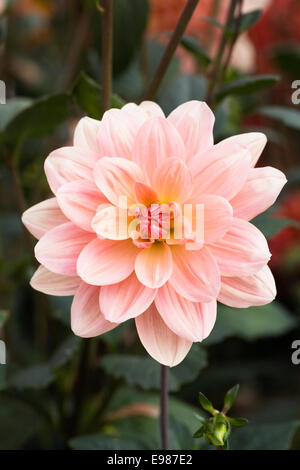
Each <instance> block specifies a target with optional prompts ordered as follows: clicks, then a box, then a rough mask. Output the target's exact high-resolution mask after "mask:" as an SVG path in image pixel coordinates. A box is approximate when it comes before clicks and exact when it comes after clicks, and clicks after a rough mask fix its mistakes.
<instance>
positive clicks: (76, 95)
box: [72, 72, 125, 119]
mask: <svg viewBox="0 0 300 470" xmlns="http://www.w3.org/2000/svg"><path fill="white" fill-rule="evenodd" d="M72 97H73V100H74V102H75V103H76V104H77V105H78V106H79V107H80V108H81V109H83V110H84V111H85V112H86V113H87V115H88V116H89V117H91V118H93V119H101V116H102V111H101V87H100V86H99V85H98V84H97V83H96V82H95V81H94V80H93V79H92V78H90V77H88V76H87V75H86V74H85V73H83V72H82V73H81V74H80V75H79V77H78V79H77V80H76V82H75V85H74V87H73V89H72ZM124 104H125V101H123V100H122V98H120V97H119V96H118V95H115V94H112V95H111V102H110V105H111V107H112V108H122V106H124Z"/></svg>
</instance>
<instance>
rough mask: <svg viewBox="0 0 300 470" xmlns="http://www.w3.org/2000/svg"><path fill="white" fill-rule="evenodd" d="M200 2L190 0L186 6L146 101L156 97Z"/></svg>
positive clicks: (151, 83)
mask: <svg viewBox="0 0 300 470" xmlns="http://www.w3.org/2000/svg"><path fill="white" fill-rule="evenodd" d="M198 2H199V0H188V1H187V3H186V6H185V8H184V10H183V12H182V14H181V16H180V18H179V21H178V23H177V25H176V28H175V30H174V32H173V34H172V37H171V39H170V42H169V44H168V46H167V48H166V50H165V52H164V54H163V56H162V58H161V61H160V63H159V65H158V67H157V70H156V72H155V74H154V77H153V79H152V81H151V82H150V85H149V88H148V91H147V93H146V96H145V99H146V100H153V98H154V97H155V95H156V93H157V91H158V89H159V87H160V85H161V82H162V80H163V78H164V76H165V74H166V72H167V69H168V67H169V65H170V62H171V59H172V57H173V55H174V54H175V51H176V49H177V46H178V45H179V44H180V41H181V38H182V36H183V34H184V32H185V30H186V27H187V25H188V23H189V21H190V19H191V17H192V15H193V13H194V11H195V8H196V6H197V4H198Z"/></svg>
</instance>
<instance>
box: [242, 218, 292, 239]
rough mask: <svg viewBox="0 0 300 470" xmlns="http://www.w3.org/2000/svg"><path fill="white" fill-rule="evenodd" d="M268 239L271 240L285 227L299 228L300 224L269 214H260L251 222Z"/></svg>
mask: <svg viewBox="0 0 300 470" xmlns="http://www.w3.org/2000/svg"><path fill="white" fill-rule="evenodd" d="M251 223H252V224H254V225H255V226H256V227H257V228H258V229H259V230H261V232H262V233H263V234H264V236H265V237H266V238H271V237H273V236H274V235H276V233H278V232H280V231H281V230H282V229H284V228H285V227H299V223H298V222H297V221H295V220H291V219H288V218H284V217H273V216H272V215H270V214H268V213H264V214H260V215H258V216H257V217H255V218H254V219H253V220H251Z"/></svg>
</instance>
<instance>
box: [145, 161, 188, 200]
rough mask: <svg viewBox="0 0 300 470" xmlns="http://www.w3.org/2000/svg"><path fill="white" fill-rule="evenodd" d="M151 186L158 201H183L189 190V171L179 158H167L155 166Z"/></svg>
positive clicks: (186, 197)
mask: <svg viewBox="0 0 300 470" xmlns="http://www.w3.org/2000/svg"><path fill="white" fill-rule="evenodd" d="M153 186H154V188H155V190H156V192H157V194H158V197H159V200H160V202H169V201H176V202H183V201H185V200H187V199H188V196H189V194H190V192H191V188H192V177H191V173H190V171H189V169H188V168H187V166H186V165H185V164H184V162H183V161H182V160H180V159H179V158H174V157H173V158H172V157H171V158H167V159H166V160H163V161H162V162H161V164H160V165H159V166H158V167H157V168H156V170H155V172H154V176H153Z"/></svg>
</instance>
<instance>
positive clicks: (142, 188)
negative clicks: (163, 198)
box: [133, 181, 158, 207]
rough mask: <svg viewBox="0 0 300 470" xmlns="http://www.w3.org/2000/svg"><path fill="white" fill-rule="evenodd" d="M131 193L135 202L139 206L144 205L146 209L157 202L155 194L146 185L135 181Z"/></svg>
mask: <svg viewBox="0 0 300 470" xmlns="http://www.w3.org/2000/svg"><path fill="white" fill-rule="evenodd" d="M133 192H134V197H135V200H136V201H137V202H138V203H140V204H144V206H146V207H149V206H151V204H155V203H157V202H158V195H157V193H156V192H155V191H154V190H153V189H152V188H150V186H147V184H144V183H141V182H139V181H137V182H136V183H135V184H134V187H133Z"/></svg>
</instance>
